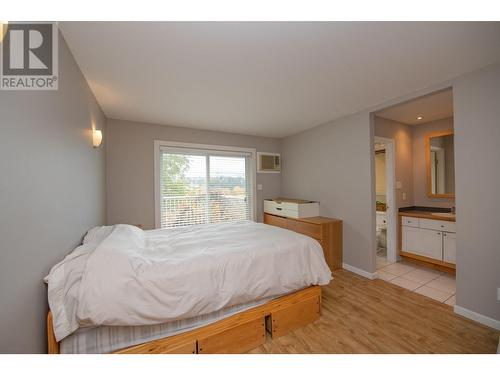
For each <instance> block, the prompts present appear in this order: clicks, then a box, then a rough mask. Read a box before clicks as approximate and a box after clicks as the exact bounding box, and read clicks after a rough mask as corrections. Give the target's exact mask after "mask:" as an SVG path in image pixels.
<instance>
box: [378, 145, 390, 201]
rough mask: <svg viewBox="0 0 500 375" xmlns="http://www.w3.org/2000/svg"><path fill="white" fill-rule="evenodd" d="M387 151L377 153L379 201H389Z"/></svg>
mask: <svg viewBox="0 0 500 375" xmlns="http://www.w3.org/2000/svg"><path fill="white" fill-rule="evenodd" d="M385 156H386V154H385V152H377V153H375V194H376V197H377V201H380V202H382V203H387V195H386V189H387V181H386V177H387V172H386V166H385Z"/></svg>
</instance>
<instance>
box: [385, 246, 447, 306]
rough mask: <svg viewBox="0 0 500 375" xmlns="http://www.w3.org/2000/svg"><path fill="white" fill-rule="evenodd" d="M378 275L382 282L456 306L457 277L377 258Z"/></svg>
mask: <svg viewBox="0 0 500 375" xmlns="http://www.w3.org/2000/svg"><path fill="white" fill-rule="evenodd" d="M377 274H378V277H379V278H380V279H382V280H385V281H388V282H390V283H393V284H396V285H399V286H400V287H402V288H405V289H409V290H412V291H414V292H415V293H419V294H422V295H424V296H427V297H429V298H432V299H435V300H436V301H439V302H443V303H446V304H447V305H450V306H454V305H455V291H456V285H455V277H454V276H453V275H449V274H447V273H444V272H440V271H436V270H433V269H430V268H425V267H419V266H417V265H415V264H412V263H408V262H405V261H402V262H398V263H391V262H390V261H388V260H387V259H386V258H385V257H379V256H377Z"/></svg>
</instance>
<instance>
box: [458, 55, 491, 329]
mask: <svg viewBox="0 0 500 375" xmlns="http://www.w3.org/2000/svg"><path fill="white" fill-rule="evenodd" d="M453 98H454V108H455V124H454V125H455V187H456V205H457V206H456V207H457V305H458V306H461V307H463V308H466V309H468V310H472V311H474V312H476V313H479V314H482V315H485V316H487V317H490V318H492V319H495V320H497V321H499V322H498V323H499V324H500V302H498V301H497V300H496V297H497V288H500V230H499V228H500V215H499V213H500V64H496V65H494V66H490V67H488V68H486V69H483V70H480V71H477V72H474V73H471V74H469V75H466V76H463V77H461V78H459V79H457V80H456V81H455V83H454V85H453Z"/></svg>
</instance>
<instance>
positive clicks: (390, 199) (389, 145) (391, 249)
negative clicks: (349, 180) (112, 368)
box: [374, 137, 398, 262]
mask: <svg viewBox="0 0 500 375" xmlns="http://www.w3.org/2000/svg"><path fill="white" fill-rule="evenodd" d="M374 139H375V140H376V141H382V142H384V143H385V146H386V147H385V169H386V198H387V206H389V210H388V211H387V260H389V261H391V262H397V260H398V250H397V238H396V234H397V223H398V217H397V207H396V189H395V188H396V158H395V142H394V139H392V138H384V137H374ZM375 193H376V192H375Z"/></svg>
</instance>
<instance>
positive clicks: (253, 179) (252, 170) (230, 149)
mask: <svg viewBox="0 0 500 375" xmlns="http://www.w3.org/2000/svg"><path fill="white" fill-rule="evenodd" d="M164 147H165V148H166V147H168V148H177V149H186V151H187V150H200V151H201V152H203V151H214V152H216V153H220V155H221V156H222V155H223V154H224V153H225V154H226V155H231V154H232V155H235V154H239V155H241V154H250V165H249V174H250V175H249V176H248V177H249V179H250V181H249V185H250V187H251V193H252V198H253V204H252V205H251V207H250V208H251V211H252V212H251V218H252V220H253V221H256V217H257V166H256V160H257V157H256V156H257V151H256V149H255V148H244V147H235V146H221V145H207V144H201V143H186V142H173V141H162V140H158V139H156V140H155V141H154V196H155V199H154V201H155V228H156V229H161V217H160V215H161V208H160V202H161V197H160V195H161V187H160V155H161V149H162V148H164Z"/></svg>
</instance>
